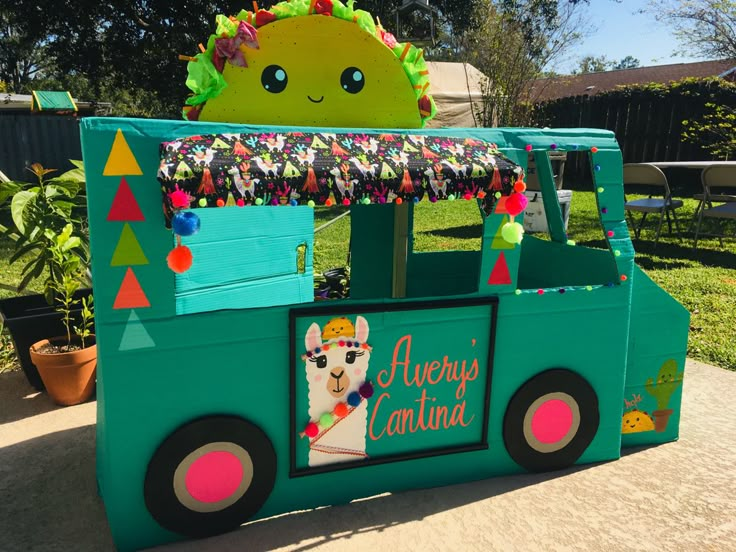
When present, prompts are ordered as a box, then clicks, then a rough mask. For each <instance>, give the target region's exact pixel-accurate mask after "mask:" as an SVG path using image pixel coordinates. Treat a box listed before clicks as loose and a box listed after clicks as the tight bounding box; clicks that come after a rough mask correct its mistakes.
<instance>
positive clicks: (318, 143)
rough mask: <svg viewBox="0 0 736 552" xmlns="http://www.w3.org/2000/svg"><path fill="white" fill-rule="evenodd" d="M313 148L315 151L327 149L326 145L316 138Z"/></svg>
mask: <svg viewBox="0 0 736 552" xmlns="http://www.w3.org/2000/svg"><path fill="white" fill-rule="evenodd" d="M312 147H313V148H314V149H327V146H326V145H325V143H324V142H323V141H322V140H320V139H319V138H317V137H316V136H315V137H314V140H312Z"/></svg>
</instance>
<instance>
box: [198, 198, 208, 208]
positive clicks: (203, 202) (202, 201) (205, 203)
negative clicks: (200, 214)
mask: <svg viewBox="0 0 736 552" xmlns="http://www.w3.org/2000/svg"><path fill="white" fill-rule="evenodd" d="M199 206H200V207H207V200H206V199H205V198H202V199H200V200H199Z"/></svg>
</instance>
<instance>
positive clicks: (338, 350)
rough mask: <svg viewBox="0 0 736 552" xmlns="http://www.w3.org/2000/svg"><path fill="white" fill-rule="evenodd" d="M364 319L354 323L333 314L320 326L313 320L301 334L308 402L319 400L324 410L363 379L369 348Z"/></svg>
mask: <svg viewBox="0 0 736 552" xmlns="http://www.w3.org/2000/svg"><path fill="white" fill-rule="evenodd" d="M367 341H368V321H367V320H366V319H365V318H363V317H362V316H358V317H356V319H355V325H353V323H352V322H351V321H350V320H349V319H348V318H345V317H341V318H333V319H332V320H330V321H329V322H328V323H327V324H325V326H324V328H321V329H320V327H319V325H318V324H316V323H313V324H312V325H311V326H310V327H309V329H308V330H307V334H306V336H305V337H304V345H305V346H306V349H307V353H306V354H305V355H304V356H303V358H304V360H305V361H306V370H307V381H308V382H309V394H310V402H314V401H318V402H319V403H322V404H321V406H324V407H325V409H326V410H330V409H331V408H330V406H332V405H334V403H336V402H339V401H341V400H345V399H346V398H347V396H348V394H350V393H351V392H353V391H357V390H358V388H359V387H360V385H361V384H362V383H363V382H364V381H365V378H366V373H367V371H368V361H369V359H370V356H371V348H370V346H369V345H368V343H367Z"/></svg>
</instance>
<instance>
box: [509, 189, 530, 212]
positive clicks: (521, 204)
mask: <svg viewBox="0 0 736 552" xmlns="http://www.w3.org/2000/svg"><path fill="white" fill-rule="evenodd" d="M528 204H529V200H528V199H527V198H526V196H525V195H524V194H520V193H519V192H515V193H513V194H511V195H510V196H509V198H508V199H507V200H506V210H507V211H508V212H509V214H510V215H512V216H516V215H518V214H519V213H521V212H522V211H523V210H524V209H526V206H527V205H528Z"/></svg>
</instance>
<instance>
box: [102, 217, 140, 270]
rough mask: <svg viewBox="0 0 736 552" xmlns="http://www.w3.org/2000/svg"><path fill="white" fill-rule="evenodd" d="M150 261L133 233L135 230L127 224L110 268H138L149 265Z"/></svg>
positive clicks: (116, 247)
mask: <svg viewBox="0 0 736 552" xmlns="http://www.w3.org/2000/svg"><path fill="white" fill-rule="evenodd" d="M147 264H148V259H147V258H146V255H145V253H143V249H141V245H140V244H139V243H138V240H137V239H136V237H135V234H134V233H133V229H132V228H131V227H130V224H128V223H127V222H126V223H125V225H124V226H123V231H122V233H121V234H120V239H119V240H118V244H117V246H115V253H113V254H112V261H111V262H110V266H136V265H147Z"/></svg>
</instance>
